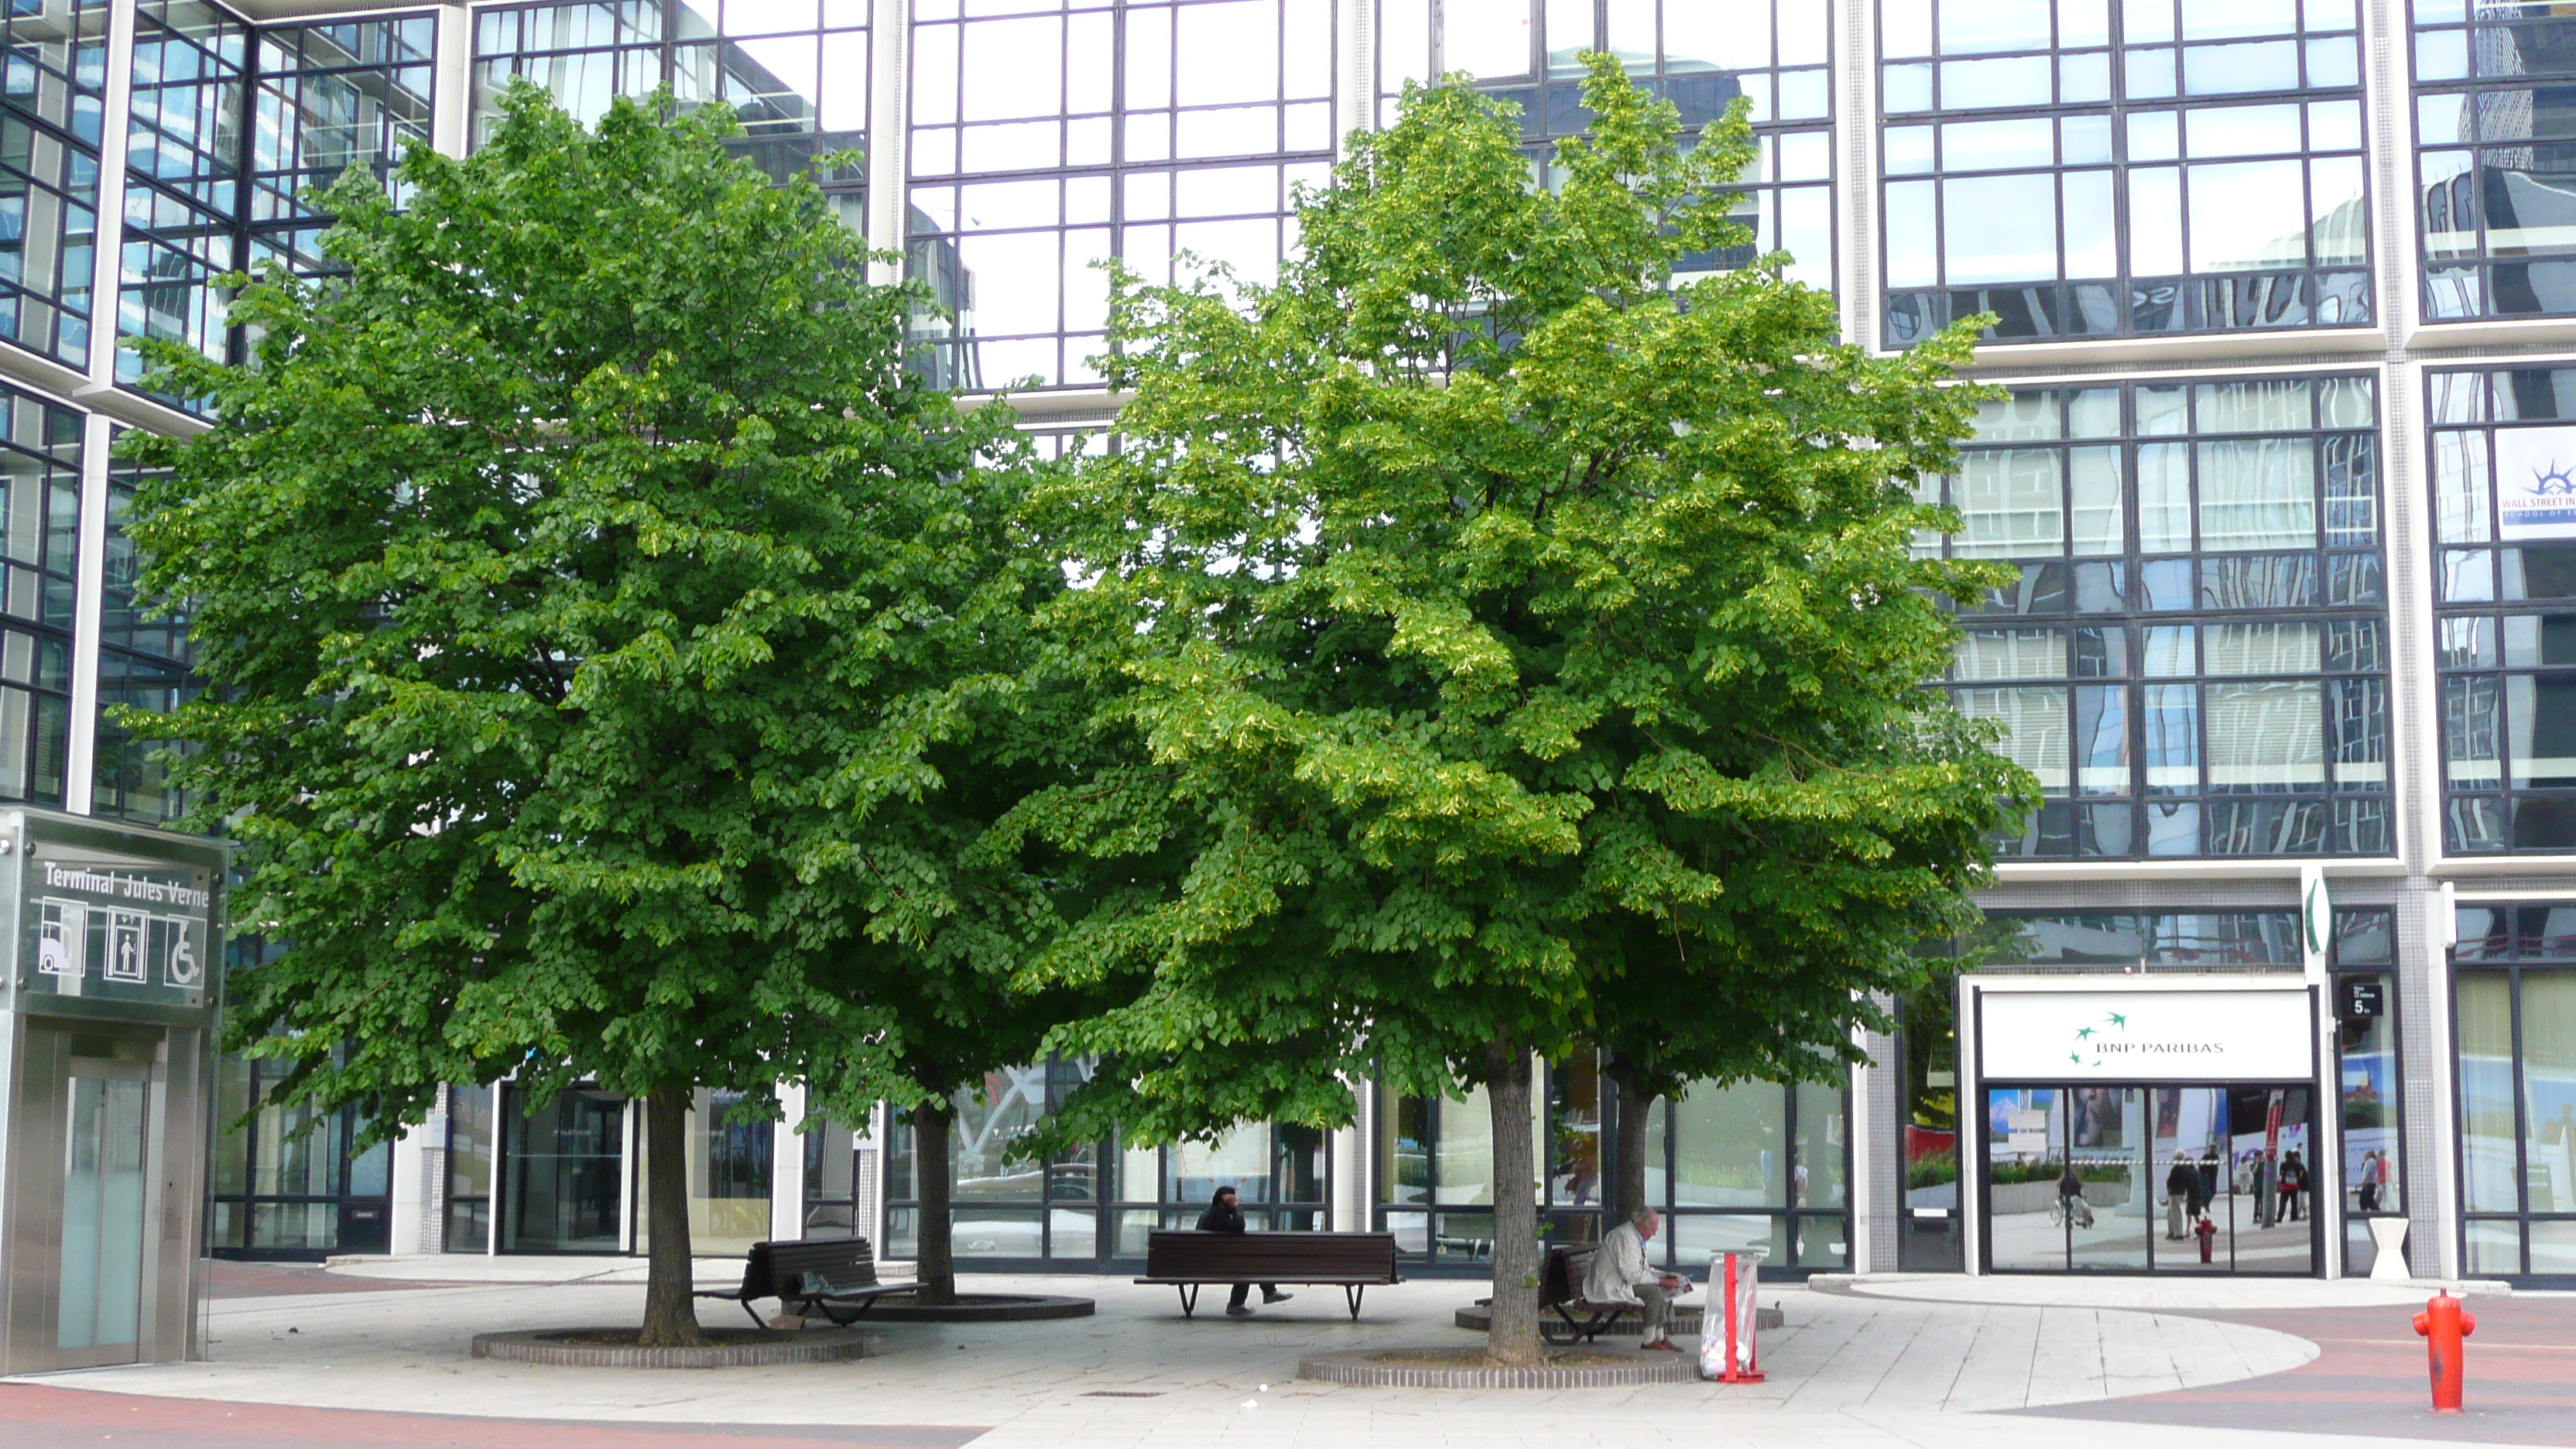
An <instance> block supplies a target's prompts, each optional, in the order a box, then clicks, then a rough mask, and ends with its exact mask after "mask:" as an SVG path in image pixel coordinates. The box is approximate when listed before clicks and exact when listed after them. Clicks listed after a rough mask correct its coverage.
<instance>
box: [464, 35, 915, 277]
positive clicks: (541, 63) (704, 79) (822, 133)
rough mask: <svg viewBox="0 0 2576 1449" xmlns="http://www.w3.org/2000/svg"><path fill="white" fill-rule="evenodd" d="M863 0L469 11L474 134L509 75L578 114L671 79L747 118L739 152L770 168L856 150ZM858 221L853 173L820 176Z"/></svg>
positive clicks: (695, 100)
mask: <svg viewBox="0 0 2576 1449" xmlns="http://www.w3.org/2000/svg"><path fill="white" fill-rule="evenodd" d="M868 64H869V62H868V6H867V3H866V0H598V3H591V4H574V5H507V6H491V7H486V8H478V9H477V10H475V12H474V60H473V78H472V83H471V89H472V105H473V114H472V118H471V125H470V132H471V136H470V139H471V142H472V144H476V145H480V144H481V143H482V141H483V139H484V138H485V137H486V136H487V135H489V134H490V132H491V128H492V124H493V122H494V121H496V120H497V119H499V117H500V97H501V93H502V92H503V91H504V90H506V89H508V88H509V85H510V83H511V81H513V80H515V79H525V80H528V81H531V82H533V83H535V84H536V85H539V86H542V87H544V88H545V90H546V91H547V92H548V93H550V94H551V95H553V97H554V99H555V103H556V104H557V105H560V106H562V107H563V108H564V109H565V110H566V111H567V112H570V113H571V114H572V115H574V116H575V117H577V118H579V119H580V120H581V121H582V122H583V123H584V124H589V123H592V122H595V121H597V120H598V119H599V118H600V117H601V116H604V115H606V114H608V107H609V104H610V103H611V102H612V101H614V100H615V99H616V98H617V97H619V96H645V95H649V94H651V93H652V92H653V90H654V89H655V88H656V87H659V86H664V85H667V86H669V87H670V88H671V93H672V95H673V96H674V97H675V98H676V99H677V100H678V101H679V103H680V104H681V105H683V106H688V105H695V104H699V103H702V102H706V101H723V102H724V103H725V104H727V105H729V106H731V107H733V110H734V115H735V118H736V119H738V120H739V121H740V122H741V123H742V127H743V132H744V134H743V138H742V139H741V140H739V141H737V142H736V143H735V150H736V151H738V152H739V153H740V154H742V155H744V156H747V157H749V158H750V159H751V160H752V161H753V162H754V163H755V164H757V165H759V166H760V167H762V169H764V170H766V171H768V172H769V173H770V174H771V175H773V176H777V177H781V178H784V177H786V176H789V175H792V174H796V173H798V172H803V171H806V170H807V169H808V168H809V167H812V166H813V164H814V162H815V159H816V158H817V157H819V156H822V155H825V154H828V153H836V152H841V151H858V150H863V149H865V147H866V144H867V124H868V85H869V74H868ZM815 179H816V180H817V181H819V182H821V183H822V184H823V185H824V186H825V188H826V190H828V191H831V192H833V193H835V196H836V199H838V200H840V201H841V202H842V203H843V214H844V216H845V217H846V218H847V219H848V221H849V224H850V225H851V226H852V227H853V228H856V227H858V226H859V224H860V223H859V216H860V211H859V205H860V202H859V197H860V195H861V187H860V184H859V181H860V178H859V177H858V176H857V175H856V174H854V173H853V174H843V173H842V172H841V171H839V170H836V169H832V168H824V169H823V170H822V171H821V172H819V173H818V174H817V175H816V178H815Z"/></svg>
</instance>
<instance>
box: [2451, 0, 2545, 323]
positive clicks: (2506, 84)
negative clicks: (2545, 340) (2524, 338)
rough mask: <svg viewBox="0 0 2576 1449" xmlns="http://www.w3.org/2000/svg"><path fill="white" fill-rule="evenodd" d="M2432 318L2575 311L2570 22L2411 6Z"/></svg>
mask: <svg viewBox="0 0 2576 1449" xmlns="http://www.w3.org/2000/svg"><path fill="white" fill-rule="evenodd" d="M2412 10H2413V16H2414V36H2413V40H2414V47H2413V48H2414V56H2415V145H2416V156H2415V164H2416V182H2417V185H2418V187H2419V188H2420V191H2419V195H2420V198H2421V213H2420V220H2421V225H2422V227H2423V264H2424V303H2423V305H2424V316H2425V317H2426V318H2427V319H2428V320H2435V321H2441V320H2449V319H2454V318H2471V317H2536V316H2551V315H2556V316H2565V315H2568V314H2570V313H2576V152H2571V151H2570V150H2569V149H2568V148H2569V141H2570V136H2571V129H2570V123H2571V121H2576V115H2571V111H2570V106H2571V104H2576V17H2570V16H2569V15H2567V14H2566V13H2564V12H2562V11H2561V10H2559V9H2558V7H2556V6H2553V5H2527V4H2497V3H2493V0H2480V3H2471V0H2414V4H2413V7H2412Z"/></svg>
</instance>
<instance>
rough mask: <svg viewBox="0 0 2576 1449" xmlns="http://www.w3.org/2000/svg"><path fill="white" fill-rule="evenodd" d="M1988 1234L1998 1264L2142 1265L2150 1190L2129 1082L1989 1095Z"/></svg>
mask: <svg viewBox="0 0 2576 1449" xmlns="http://www.w3.org/2000/svg"><path fill="white" fill-rule="evenodd" d="M1986 1117H1987V1133H1986V1139H1987V1152H1986V1233H1987V1245H1988V1247H1987V1255H1988V1261H1989V1262H1990V1263H1991V1264H1992V1265H1993V1267H1994V1269H1995V1271H1997V1272H2006V1273H2009V1272H2043V1273H2062V1272H2067V1271H2070V1270H2079V1269H2080V1270H2091V1271H2096V1272H2129V1273H2135V1272H2143V1271H2145V1269H2146V1268H2147V1266H2148V1258H2149V1254H2150V1252H2151V1251H2152V1250H2151V1249H2150V1248H2149V1246H2148V1244H2147V1235H2148V1231H2147V1230H2148V1226H2149V1219H2150V1217H2151V1215H2152V1212H2153V1206H2154V1204H2153V1197H2154V1194H2153V1192H2152V1190H2151V1188H2150V1184H2149V1180H2148V1177H2147V1172H2146V1134H2147V1116H2146V1102H2145V1094H2144V1093H2143V1092H2141V1091H2139V1090H2138V1089H2137V1088H2134V1087H2090V1086H2088V1087H2010V1088H2001V1089H1996V1090H1990V1091H1988V1092H1987V1093H1986Z"/></svg>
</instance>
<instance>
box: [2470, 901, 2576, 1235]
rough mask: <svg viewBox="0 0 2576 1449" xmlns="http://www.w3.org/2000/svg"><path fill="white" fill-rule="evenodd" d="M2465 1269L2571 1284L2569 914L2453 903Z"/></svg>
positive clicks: (2573, 969)
mask: <svg viewBox="0 0 2576 1449" xmlns="http://www.w3.org/2000/svg"><path fill="white" fill-rule="evenodd" d="M2458 926H2459V937H2460V939H2459V944H2458V946H2457V947H2455V948H2454V950H2453V952H2452V957H2453V960H2454V961H2455V963H2456V965H2457V973H2458V974H2457V977H2456V984H2455V991H2456V997H2455V1003H2456V1006H2455V1009H2456V1011H2457V1016H2458V1031H2459V1092H2460V1164H2459V1171H2460V1188H2461V1198H2462V1206H2463V1208H2464V1210H2465V1222H2464V1223H2463V1225H2462V1236H2463V1239H2464V1243H2465V1250H2466V1251H2465V1257H2464V1259H2463V1264H2464V1269H2465V1271H2467V1272H2471V1273H2481V1274H2494V1275H2502V1276H2513V1277H2523V1276H2528V1277H2530V1278H2534V1279H2539V1280H2542V1281H2543V1282H2548V1283H2553V1284H2570V1283H2576V906H2570V905H2566V904H2563V903H2561V904H2541V905H2524V906H2512V907H2470V906H2462V907H2461V908H2460V911H2459V922H2458Z"/></svg>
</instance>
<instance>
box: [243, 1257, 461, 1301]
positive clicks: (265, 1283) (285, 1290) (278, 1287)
mask: <svg viewBox="0 0 2576 1449" xmlns="http://www.w3.org/2000/svg"><path fill="white" fill-rule="evenodd" d="M489 1286H491V1285H489V1284H477V1283H432V1282H427V1281H418V1282H414V1281H408V1280H404V1279H398V1278H359V1277H355V1276H352V1275H350V1274H347V1273H334V1272H331V1271H330V1270H329V1269H327V1268H324V1267H323V1266H322V1265H321V1264H319V1263H242V1262H236V1261H234V1260H232V1259H229V1258H215V1259H212V1260H210V1261H209V1263H208V1266H207V1270H206V1296H207V1297H209V1298H285V1297H291V1296H295V1295H298V1294H305V1293H389V1292H399V1291H402V1290H405V1289H411V1288H476V1287H489Z"/></svg>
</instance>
